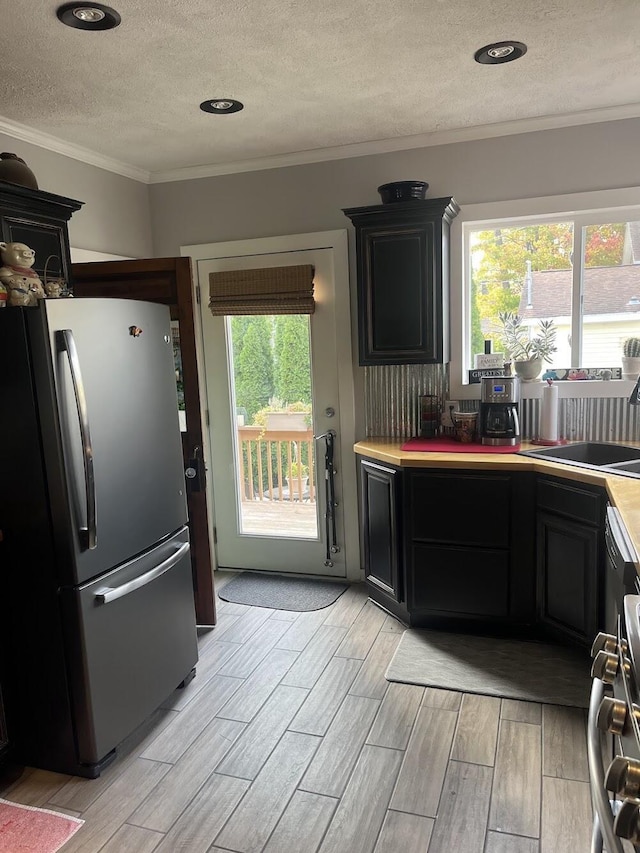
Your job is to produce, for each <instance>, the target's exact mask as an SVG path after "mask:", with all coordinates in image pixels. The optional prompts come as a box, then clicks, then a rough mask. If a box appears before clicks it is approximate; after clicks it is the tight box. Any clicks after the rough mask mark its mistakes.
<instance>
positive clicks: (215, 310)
mask: <svg viewBox="0 0 640 853" xmlns="http://www.w3.org/2000/svg"><path fill="white" fill-rule="evenodd" d="M313 274H314V268H313V266H312V265H311V264H305V265H302V266H295V267H271V268H269V269H258V270H229V271H228V272H212V273H209V308H210V309H211V313H212V314H214V315H220V314H313V312H314V310H315V302H314V299H313Z"/></svg>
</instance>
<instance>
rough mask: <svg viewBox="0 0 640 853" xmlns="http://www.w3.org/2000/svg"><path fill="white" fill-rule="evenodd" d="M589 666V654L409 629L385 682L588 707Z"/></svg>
mask: <svg viewBox="0 0 640 853" xmlns="http://www.w3.org/2000/svg"><path fill="white" fill-rule="evenodd" d="M589 665H590V661H589V656H588V655H587V653H586V652H579V651H577V650H574V649H571V648H565V647H564V646H555V645H551V644H549V643H529V642H522V641H520V640H510V639H505V638H499V639H494V638H492V637H476V636H470V635H467V634H449V633H445V632H442V631H417V630H415V629H409V630H407V631H405V632H404V634H403V635H402V637H401V639H400V643H399V645H398V648H397V649H396V653H395V655H394V656H393V658H392V659H391V663H390V664H389V668H388V669H387V672H386V674H385V678H386V679H387V681H400V682H403V683H405V684H419V685H423V686H425V687H442V688H444V689H445V690H459V691H462V692H464V693H482V694H484V695H487V696H501V697H503V698H505V699H524V700H526V701H529V702H544V703H546V704H549V705H569V706H573V707H577V708H587V707H588V706H589V692H590V689H591V679H590V674H589V673H590V669H589Z"/></svg>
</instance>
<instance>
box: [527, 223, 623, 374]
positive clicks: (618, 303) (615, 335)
mask: <svg viewBox="0 0 640 853" xmlns="http://www.w3.org/2000/svg"><path fill="white" fill-rule="evenodd" d="M633 225H638V226H640V223H633ZM630 230H631V229H629V231H630ZM634 231H636V232H638V236H637V237H636V238H635V240H636V243H635V250H636V254H635V258H636V260H635V261H634V263H631V264H624V265H621V266H617V267H592V268H590V269H587V270H586V271H585V277H584V283H583V287H584V291H583V292H584V302H583V311H584V324H583V330H584V332H583V334H584V337H583V353H584V356H583V364H582V365H580V366H581V367H617V366H619V365H620V364H621V361H620V358H621V355H622V350H621V345H622V341H623V340H624V339H625V338H628V337H630V336H632V335H633V336H636V337H638V336H640V227H638V228H636V229H634ZM628 242H629V246H630V256H631V257H634V255H633V254H631V240H629V241H628ZM572 276H573V270H571V269H569V270H545V271H542V272H534V273H533V274H532V281H531V287H530V288H528V287H525V288H523V292H522V296H521V298H520V306H519V308H518V313H519V314H520V316H521V317H523V318H524V319H525V320H528V321H530V322H531V323H532V324H533V325H534V326H535V325H536V324H537V320H538V319H550V318H552V319H553V320H554V321H555V324H556V326H557V328H558V335H557V345H558V351H557V353H556V354H555V357H554V360H553V363H554V365H555V366H556V367H569V366H571V358H570V352H569V336H570V334H571V281H572Z"/></svg>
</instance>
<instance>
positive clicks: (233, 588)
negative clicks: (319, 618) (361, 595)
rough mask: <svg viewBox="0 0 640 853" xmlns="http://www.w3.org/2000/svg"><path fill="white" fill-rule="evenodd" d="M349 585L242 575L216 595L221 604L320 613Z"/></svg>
mask: <svg viewBox="0 0 640 853" xmlns="http://www.w3.org/2000/svg"><path fill="white" fill-rule="evenodd" d="M348 586H349V584H346V583H335V582H334V581H320V580H312V579H307V578H284V577H282V576H280V575H258V574H255V573H253V572H243V573H242V574H241V575H238V577H237V578H234V579H233V580H232V581H229V583H227V584H225V585H224V587H223V588H222V589H221V590H220V592H219V593H218V595H219V597H220V598H222V599H223V600H224V601H233V602H234V604H250V605H252V606H253V607H271V608H273V609H274V610H300V611H304V610H321V609H322V608H323V607H328V606H329V605H330V604H333V602H334V601H335V600H336V599H337V598H339V597H340V596H341V595H342V593H343V592H344V591H345V589H347V587H348Z"/></svg>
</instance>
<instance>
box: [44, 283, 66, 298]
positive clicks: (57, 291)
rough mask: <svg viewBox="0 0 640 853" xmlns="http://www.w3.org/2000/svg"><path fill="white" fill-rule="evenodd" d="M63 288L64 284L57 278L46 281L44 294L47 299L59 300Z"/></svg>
mask: <svg viewBox="0 0 640 853" xmlns="http://www.w3.org/2000/svg"><path fill="white" fill-rule="evenodd" d="M63 288H64V282H63V281H62V280H61V279H59V278H54V279H53V280H52V281H46V282H45V285H44V292H45V293H46V294H47V299H60V297H61V296H62V291H63Z"/></svg>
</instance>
